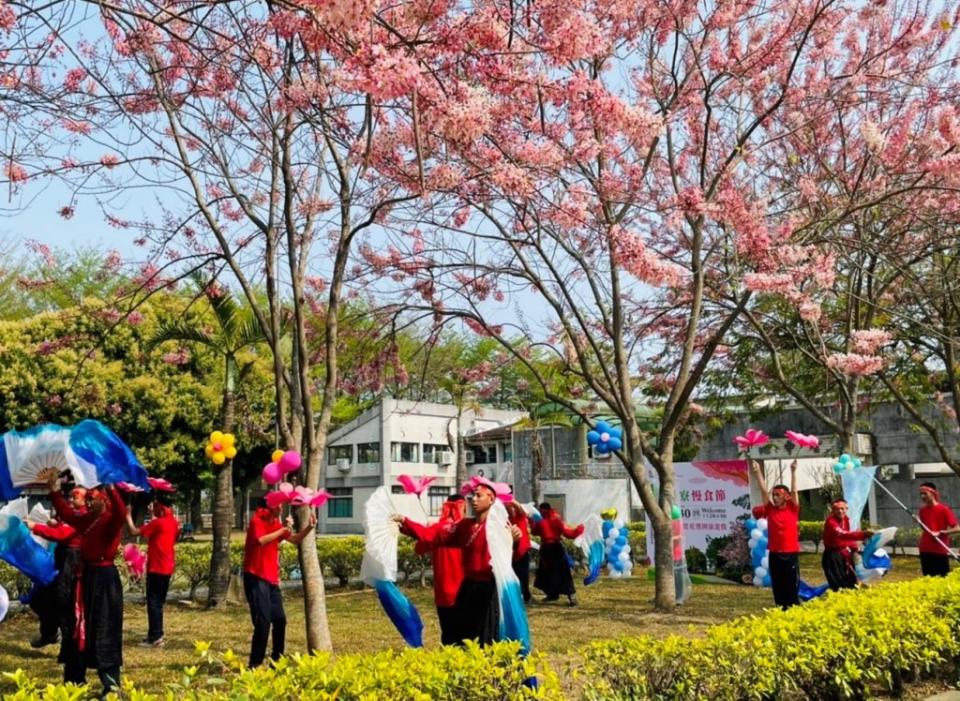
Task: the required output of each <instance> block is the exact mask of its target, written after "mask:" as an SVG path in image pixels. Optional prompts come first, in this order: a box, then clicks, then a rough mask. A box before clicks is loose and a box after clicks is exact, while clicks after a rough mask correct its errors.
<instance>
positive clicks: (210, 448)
mask: <svg viewBox="0 0 960 701" xmlns="http://www.w3.org/2000/svg"><path fill="white" fill-rule="evenodd" d="M203 452H204V453H206V454H207V457H208V458H212V457H213V446H212V445H210V444H209V443H207V447H206V448H204V449H203Z"/></svg>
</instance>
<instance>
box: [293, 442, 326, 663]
mask: <svg viewBox="0 0 960 701" xmlns="http://www.w3.org/2000/svg"><path fill="white" fill-rule="evenodd" d="M324 443H325V441H318V446H317V447H318V448H319V449H318V450H317V451H316V452H315V453H314V454H312V455H309V456H308V465H309V466H308V472H309V473H312V474H311V475H310V477H315V478H316V479H309V478H308V482H309V483H311V484H319V482H320V475H319V473H320V463H321V462H322V457H323V451H324V450H325V449H326V446H325V444H324ZM309 513H310V512H309V510H308V507H300V508H299V509H297V522H298V524H303V523H304V522H305V520H306V518H307V516H308V514H309ZM298 554H299V560H300V573H301V577H302V579H301V581H302V582H303V608H304V618H305V619H306V620H305V623H306V626H307V649H308V650H310V651H311V652H313V651H314V650H324V651H329V650H332V649H333V640H332V639H331V638H330V622H329V620H328V619H327V600H326V587H325V586H324V583H323V571H322V570H321V568H320V557H319V556H318V555H317V532H316V529H314V530H311V531H310V532H309V533H308V534H307V537H306V538H304V539H303V540H302V541H301V542H300V545H299V553H298Z"/></svg>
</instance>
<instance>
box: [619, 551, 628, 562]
mask: <svg viewBox="0 0 960 701" xmlns="http://www.w3.org/2000/svg"><path fill="white" fill-rule="evenodd" d="M617 559H618V560H619V561H620V562H630V553H624V552H621V553H620V554H619V555H617Z"/></svg>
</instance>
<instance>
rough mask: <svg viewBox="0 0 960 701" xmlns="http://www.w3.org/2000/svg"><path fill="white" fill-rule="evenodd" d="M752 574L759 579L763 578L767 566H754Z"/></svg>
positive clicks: (765, 574)
mask: <svg viewBox="0 0 960 701" xmlns="http://www.w3.org/2000/svg"><path fill="white" fill-rule="evenodd" d="M753 576H754V577H759V578H760V579H763V578H764V577H766V576H767V568H766V567H757V568H755V569H754V570H753Z"/></svg>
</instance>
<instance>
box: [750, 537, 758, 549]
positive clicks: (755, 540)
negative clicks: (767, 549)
mask: <svg viewBox="0 0 960 701" xmlns="http://www.w3.org/2000/svg"><path fill="white" fill-rule="evenodd" d="M759 542H760V539H759V538H751V539H750V540H748V541H747V547H748V548H750V549H751V550H753V549H754V548H755V547H757V543H759Z"/></svg>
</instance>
